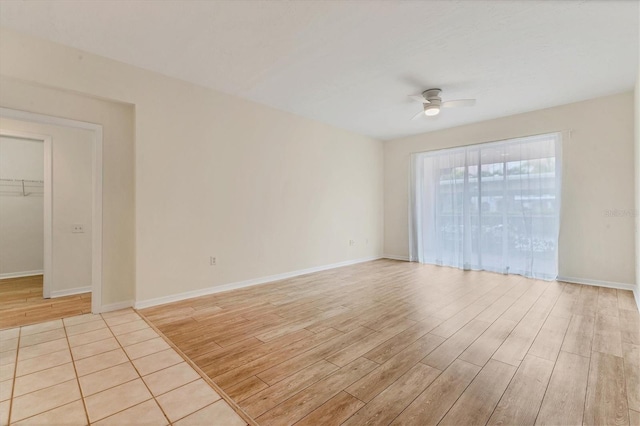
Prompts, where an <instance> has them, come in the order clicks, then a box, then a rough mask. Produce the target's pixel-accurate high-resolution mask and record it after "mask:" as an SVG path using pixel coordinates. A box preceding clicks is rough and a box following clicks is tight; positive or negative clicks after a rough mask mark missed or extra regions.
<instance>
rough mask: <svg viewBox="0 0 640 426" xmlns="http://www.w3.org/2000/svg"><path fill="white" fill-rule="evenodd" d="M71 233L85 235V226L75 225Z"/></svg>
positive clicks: (72, 226)
mask: <svg viewBox="0 0 640 426" xmlns="http://www.w3.org/2000/svg"><path fill="white" fill-rule="evenodd" d="M71 232H73V233H74V234H82V233H84V225H83V224H81V223H74V224H73V225H71Z"/></svg>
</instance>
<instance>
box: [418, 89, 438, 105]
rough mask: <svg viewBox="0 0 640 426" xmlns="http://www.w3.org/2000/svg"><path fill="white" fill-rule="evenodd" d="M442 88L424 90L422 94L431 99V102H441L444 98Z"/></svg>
mask: <svg viewBox="0 0 640 426" xmlns="http://www.w3.org/2000/svg"><path fill="white" fill-rule="evenodd" d="M441 92H442V90H441V89H429V90H425V91H424V92H422V96H424V98H425V99H426V100H428V101H429V103H430V104H438V105H439V104H440V103H441V102H442V98H441V97H440V93H441Z"/></svg>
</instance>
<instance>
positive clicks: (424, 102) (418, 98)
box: [409, 95, 429, 104]
mask: <svg viewBox="0 0 640 426" xmlns="http://www.w3.org/2000/svg"><path fill="white" fill-rule="evenodd" d="M409 97H410V98H411V99H413V100H414V101H417V102H422V103H423V104H428V103H429V101H428V100H426V99H425V98H424V96H422V95H409Z"/></svg>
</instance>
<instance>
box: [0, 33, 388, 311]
mask: <svg viewBox="0 0 640 426" xmlns="http://www.w3.org/2000/svg"><path fill="white" fill-rule="evenodd" d="M0 75H2V76H4V77H5V82H3V83H2V87H0V103H2V104H4V103H5V95H4V92H5V91H10V90H14V88H15V87H16V86H17V85H19V84H23V83H21V82H17V81H15V79H20V80H24V81H29V82H32V83H35V84H39V85H46V86H50V87H55V88H59V89H64V90H70V91H74V92H76V93H84V94H87V95H92V96H98V97H101V98H107V99H112V100H117V101H122V102H127V103H130V104H134V105H135V140H136V143H135V218H136V220H135V235H136V239H135V246H136V251H135V253H136V255H135V259H136V261H135V265H136V268H135V269H136V300H139V301H144V300H148V299H153V298H157V297H162V296H168V295H173V294H177V293H181V292H186V291H192V290H199V289H204V288H208V287H211V286H220V285H224V284H227V283H233V282H237V281H242V280H247V279H252V278H259V277H264V276H269V275H273V274H278V273H285V272H290V271H295V270H300V269H305V268H311V267H316V266H322V265H327V264H333V263H337V262H344V261H349V260H356V259H362V258H369V257H374V256H379V255H380V254H381V253H382V229H383V228H382V227H383V222H382V209H383V204H382V203H383V192H382V190H383V151H382V143H381V142H379V141H376V140H373V139H370V138H367V137H364V136H360V135H356V134H353V133H350V132H347V131H344V130H340V129H336V128H332V127H330V126H327V125H324V124H321V123H318V122H315V121H312V120H308V119H305V118H301V117H298V116H294V115H292V114H288V113H285V112H282V111H278V110H275V109H272V108H268V107H265V106H262V105H259V104H256V103H252V102H249V101H245V100H242V99H239V98H236V97H233V96H229V95H225V94H222V93H219V92H215V91H212V90H209V89H205V88H202V87H199V86H196V85H193V84H189V83H185V82H182V81H179V80H175V79H171V78H168V77H164V76H161V75H159V74H156V73H151V72H147V71H144V70H141V69H138V68H135V67H131V66H128V65H125V64H122V63H118V62H115V61H112V60H108V59H105V58H101V57H98V56H94V55H90V54H87V53H84V52H80V51H78V50H75V49H71V48H67V47H64V46H61V45H57V44H53V43H49V42H46V41H42V40H38V39H35V38H31V37H26V36H23V35H20V34H18V33H15V32H13V31H8V30H4V29H3V30H2V33H1V34H0ZM31 95H32V96H35V98H33V99H29V98H27V99H29V101H31V102H34V103H36V104H40V105H42V102H41V99H40V97H39V96H40V95H37V94H36V93H35V91H33V92H32V93H31ZM12 99H13V101H15V102H16V103H20V100H19V99H17V98H12ZM6 106H9V105H6ZM48 106H49V107H50V106H51V105H48ZM78 108H80V106H78ZM78 108H77V109H78ZM21 109H29V110H31V109H32V107H30V106H28V105H24V104H23V106H22V107H21ZM49 109H50V108H49ZM56 115H59V114H56ZM65 116H67V117H69V118H78V117H77V116H72V115H65ZM105 138H106V132H105ZM125 160H126V159H125ZM110 161H111V159H109V158H106V159H105V170H109V168H110V167H115V166H114V165H112V164H111V163H110ZM106 173H107V172H106V171H105V185H107V183H106ZM133 183H134V182H133V179H131V180H129V181H126V182H123V184H125V185H133ZM108 192H109V191H108V190H107V194H108ZM105 205H107V201H106V199H105ZM105 234H106V229H105ZM350 239H353V240H355V241H356V245H354V246H350V245H349V243H348V242H349V240H350ZM367 241H368V242H367ZM209 256H216V257H217V259H218V265H217V266H215V267H211V266H209ZM105 273H107V272H105Z"/></svg>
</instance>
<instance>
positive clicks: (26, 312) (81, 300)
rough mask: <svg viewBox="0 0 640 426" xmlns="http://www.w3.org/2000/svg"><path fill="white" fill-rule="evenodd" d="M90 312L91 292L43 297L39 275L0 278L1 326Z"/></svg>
mask: <svg viewBox="0 0 640 426" xmlns="http://www.w3.org/2000/svg"><path fill="white" fill-rule="evenodd" d="M90 312H91V293H83V294H76V295H73V296H64V297H57V298H55V299H44V298H43V297H42V275H35V276H32V277H22V278H7V279H2V280H0V329H4V328H9V327H18V326H22V325H28V324H35V323H38V322H45V321H51V320H55V319H60V318H66V317H71V316H74V315H81V314H86V313H90Z"/></svg>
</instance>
